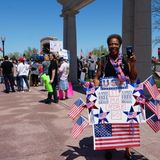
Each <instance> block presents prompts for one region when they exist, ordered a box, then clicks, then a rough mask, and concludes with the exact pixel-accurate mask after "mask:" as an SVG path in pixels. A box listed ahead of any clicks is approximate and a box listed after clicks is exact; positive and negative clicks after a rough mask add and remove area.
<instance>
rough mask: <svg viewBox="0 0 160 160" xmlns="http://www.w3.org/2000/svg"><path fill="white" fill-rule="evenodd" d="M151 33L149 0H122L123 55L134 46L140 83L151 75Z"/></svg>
mask: <svg viewBox="0 0 160 160" xmlns="http://www.w3.org/2000/svg"><path fill="white" fill-rule="evenodd" d="M151 31H152V29H151V0H123V25H122V38H123V53H125V52H126V50H125V48H126V46H127V45H133V46H134V50H135V54H136V57H137V62H136V66H137V70H138V78H140V80H141V81H143V80H145V79H146V78H147V77H148V76H150V75H151V53H152V49H151V48H152V47H151V46H152V41H151V39H152V36H151Z"/></svg>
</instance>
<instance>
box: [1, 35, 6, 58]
mask: <svg viewBox="0 0 160 160" xmlns="http://www.w3.org/2000/svg"><path fill="white" fill-rule="evenodd" d="M5 40H6V37H4V36H1V41H2V49H3V58H4V54H5V52H4V42H5Z"/></svg>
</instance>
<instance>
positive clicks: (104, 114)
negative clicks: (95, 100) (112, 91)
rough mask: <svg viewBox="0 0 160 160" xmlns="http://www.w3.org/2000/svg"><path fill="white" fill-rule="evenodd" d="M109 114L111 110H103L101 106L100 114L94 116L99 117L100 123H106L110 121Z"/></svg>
mask: <svg viewBox="0 0 160 160" xmlns="http://www.w3.org/2000/svg"><path fill="white" fill-rule="evenodd" d="M108 114H109V112H103V110H102V108H100V111H99V114H94V116H95V117H97V118H98V119H99V120H98V124H104V123H105V122H106V123H108V120H107V118H106V117H107V115H108Z"/></svg>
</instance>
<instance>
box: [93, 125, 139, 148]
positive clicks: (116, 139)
mask: <svg viewBox="0 0 160 160" xmlns="http://www.w3.org/2000/svg"><path fill="white" fill-rule="evenodd" d="M93 132H94V134H93V136H94V149H95V150H106V149H113V148H126V147H138V146H140V129H139V124H138V123H128V124H126V123H118V124H117V123H114V124H95V125H94V129H93Z"/></svg>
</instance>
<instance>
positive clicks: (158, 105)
mask: <svg viewBox="0 0 160 160" xmlns="http://www.w3.org/2000/svg"><path fill="white" fill-rule="evenodd" d="M146 105H147V106H148V108H149V109H150V110H151V111H152V112H154V113H155V114H156V115H157V117H158V119H160V100H154V99H153V98H151V99H150V100H149V101H147V102H146Z"/></svg>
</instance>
